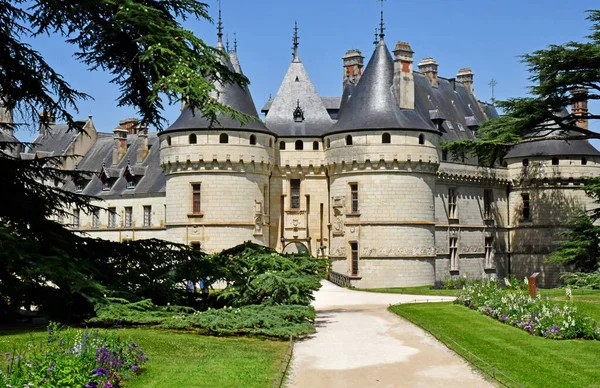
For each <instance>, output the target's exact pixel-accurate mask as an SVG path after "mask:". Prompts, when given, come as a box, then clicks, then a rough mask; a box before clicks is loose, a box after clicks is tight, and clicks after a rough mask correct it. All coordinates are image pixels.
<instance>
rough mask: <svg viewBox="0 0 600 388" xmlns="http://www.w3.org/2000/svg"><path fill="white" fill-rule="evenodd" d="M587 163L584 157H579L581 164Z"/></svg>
mask: <svg viewBox="0 0 600 388" xmlns="http://www.w3.org/2000/svg"><path fill="white" fill-rule="evenodd" d="M586 164H587V159H586V158H581V165H582V166H585V165H586Z"/></svg>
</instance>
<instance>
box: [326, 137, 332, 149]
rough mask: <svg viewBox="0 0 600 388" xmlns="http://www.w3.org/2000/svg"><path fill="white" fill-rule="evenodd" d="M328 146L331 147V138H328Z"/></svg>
mask: <svg viewBox="0 0 600 388" xmlns="http://www.w3.org/2000/svg"><path fill="white" fill-rule="evenodd" d="M327 148H328V149H329V148H331V139H329V138H327Z"/></svg>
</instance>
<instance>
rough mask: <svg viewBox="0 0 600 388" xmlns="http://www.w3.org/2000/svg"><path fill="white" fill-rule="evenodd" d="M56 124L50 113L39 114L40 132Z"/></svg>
mask: <svg viewBox="0 0 600 388" xmlns="http://www.w3.org/2000/svg"><path fill="white" fill-rule="evenodd" d="M54 124H56V115H55V114H54V113H52V112H47V111H42V112H40V130H43V129H48V127H49V126H51V125H54Z"/></svg>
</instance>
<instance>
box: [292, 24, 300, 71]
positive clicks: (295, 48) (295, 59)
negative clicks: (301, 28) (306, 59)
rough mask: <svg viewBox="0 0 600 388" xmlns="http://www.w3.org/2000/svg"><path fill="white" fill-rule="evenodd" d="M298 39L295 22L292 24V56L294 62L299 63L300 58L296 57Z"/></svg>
mask: <svg viewBox="0 0 600 388" xmlns="http://www.w3.org/2000/svg"><path fill="white" fill-rule="evenodd" d="M298 38H299V36H298V22H297V21H296V22H294V39H293V42H294V54H293V55H294V62H299V61H300V58H299V57H298V46H299V43H298Z"/></svg>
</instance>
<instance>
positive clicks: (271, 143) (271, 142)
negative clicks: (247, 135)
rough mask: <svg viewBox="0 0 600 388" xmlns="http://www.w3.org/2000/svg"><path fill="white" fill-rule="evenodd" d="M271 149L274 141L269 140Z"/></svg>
mask: <svg viewBox="0 0 600 388" xmlns="http://www.w3.org/2000/svg"><path fill="white" fill-rule="evenodd" d="M269 148H273V139H269Z"/></svg>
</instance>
